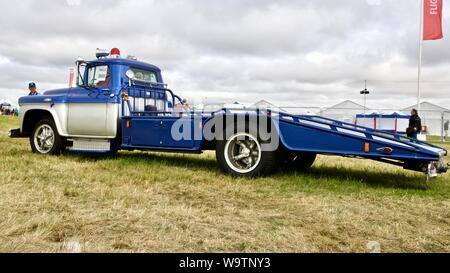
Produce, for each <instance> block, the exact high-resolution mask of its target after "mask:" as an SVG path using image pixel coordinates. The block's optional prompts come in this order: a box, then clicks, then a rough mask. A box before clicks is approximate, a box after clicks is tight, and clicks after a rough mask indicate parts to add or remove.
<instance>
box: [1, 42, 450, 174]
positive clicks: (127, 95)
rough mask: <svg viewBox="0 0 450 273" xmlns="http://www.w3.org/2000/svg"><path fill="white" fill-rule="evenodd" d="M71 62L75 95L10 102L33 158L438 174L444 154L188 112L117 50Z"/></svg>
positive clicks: (356, 134) (151, 70) (288, 122)
mask: <svg viewBox="0 0 450 273" xmlns="http://www.w3.org/2000/svg"><path fill="white" fill-rule="evenodd" d="M96 57H97V58H96V59H95V60H92V61H84V60H82V59H79V60H77V62H76V67H77V69H76V74H77V77H76V86H74V87H71V88H63V89H57V90H50V91H46V92H44V93H43V94H41V95H37V96H25V97H21V98H20V99H19V105H20V109H21V110H20V115H19V118H20V128H17V129H11V130H10V131H9V134H10V137H24V138H29V140H30V145H31V149H32V151H33V152H35V153H39V154H60V153H61V152H62V151H66V150H70V151H73V152H86V153H114V152H116V151H118V150H152V151H161V152H162V151H168V152H185V153H188V152H189V153H201V152H202V151H205V150H215V151H216V158H217V162H218V163H219V165H220V167H221V168H222V170H223V171H225V172H226V173H228V174H231V175H233V176H259V175H267V174H270V173H272V172H273V171H274V170H275V169H276V167H277V166H279V165H287V166H291V167H292V168H298V169H301V170H302V169H307V168H308V167H310V166H311V165H312V164H313V163H314V160H315V158H316V155H317V154H321V155H339V156H344V157H356V158H365V159H371V160H376V161H381V162H385V163H388V164H394V165H398V166H401V167H403V168H405V169H409V170H414V171H419V172H423V173H424V174H426V177H427V179H428V178H429V176H430V175H431V176H434V174H435V173H441V172H445V171H447V169H448V166H447V165H446V164H445V163H444V157H445V156H446V155H447V151H446V150H445V149H443V148H441V147H438V146H435V145H433V144H430V143H427V142H423V141H419V140H416V139H411V138H407V137H405V136H404V135H400V134H394V133H387V132H381V131H377V130H373V129H370V128H366V127H362V126H357V125H355V124H350V123H345V122H341V121H338V120H333V119H328V118H324V117H320V116H312V115H294V114H290V113H287V112H281V111H277V110H274V109H267V108H266V109H261V108H245V109H233V108H222V109H218V110H217V111H214V112H203V111H192V110H191V109H189V108H188V107H187V106H186V105H185V104H184V103H183V101H182V100H181V98H180V97H179V96H177V95H176V94H175V93H174V92H173V91H172V90H170V89H169V88H167V85H166V84H165V83H164V81H163V78H162V74H161V70H160V69H159V68H158V67H156V66H154V65H151V64H148V63H145V62H141V61H138V60H137V59H136V58H134V57H126V58H122V57H121V56H120V51H119V50H118V49H117V48H114V49H112V50H111V51H101V50H98V51H97V54H96Z"/></svg>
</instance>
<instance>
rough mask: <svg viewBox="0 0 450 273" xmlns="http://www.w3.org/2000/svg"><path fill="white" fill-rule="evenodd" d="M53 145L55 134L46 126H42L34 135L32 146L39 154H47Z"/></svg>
mask: <svg viewBox="0 0 450 273" xmlns="http://www.w3.org/2000/svg"><path fill="white" fill-rule="evenodd" d="M54 144H55V132H54V131H53V129H52V127H51V126H50V125H48V124H42V125H41V126H39V127H38V128H37V129H36V131H35V133H34V146H35V147H36V150H37V151H38V152H39V153H41V154H47V153H49V152H50V151H51V149H52V148H53V145H54Z"/></svg>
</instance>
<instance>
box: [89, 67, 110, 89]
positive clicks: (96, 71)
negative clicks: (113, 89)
mask: <svg viewBox="0 0 450 273" xmlns="http://www.w3.org/2000/svg"><path fill="white" fill-rule="evenodd" d="M110 78H111V77H110V72H109V68H108V66H107V65H96V66H91V67H89V68H88V73H87V79H88V81H87V84H88V86H90V87H98V86H109V82H110Z"/></svg>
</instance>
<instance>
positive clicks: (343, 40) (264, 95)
mask: <svg viewBox="0 0 450 273" xmlns="http://www.w3.org/2000/svg"><path fill="white" fill-rule="evenodd" d="M419 3H420V0H340V1H335V0H327V1H325V0H314V1H312V0H307V1H306V0H297V1H294V0H292V1H266V0H235V1H219V0H204V1H202V0H197V1H186V0H182V1H181V0H180V1H177V0H171V1H163V0H158V1H156V0H155V1H143V0H126V1H125V0H124V1H119V0H117V1H113V0H100V1H87V0H58V1H57V0H54V1H51V0H44V1H43V0H39V1H37V0H36V1H27V0H21V1H1V2H0V10H1V11H2V16H1V17H0V29H1V30H0V34H1V35H0V98H9V99H12V100H17V97H19V96H21V95H24V94H26V89H27V84H28V82H29V81H35V82H36V83H37V84H38V88H39V90H40V91H41V92H42V91H45V90H48V89H52V88H59V87H66V86H67V82H68V77H69V67H73V64H74V61H75V60H76V59H77V57H78V56H81V57H83V58H84V59H86V60H89V59H93V58H94V57H95V56H94V55H95V49H96V48H97V47H99V48H112V47H118V48H120V49H121V51H122V53H123V55H127V54H132V55H135V56H137V57H138V59H140V60H143V61H146V62H150V63H153V64H155V65H157V66H159V67H160V68H161V69H162V70H163V77H164V79H165V81H166V83H168V84H169V86H170V87H171V89H173V90H175V91H176V92H178V93H179V94H180V95H181V96H182V97H186V98H188V99H190V100H191V101H194V102H197V103H198V102H201V100H202V99H204V98H205V97H207V98H208V99H209V100H217V101H228V102H233V101H240V102H244V103H249V102H256V101H257V100H259V99H266V100H268V101H271V102H274V103H276V104H277V105H280V106H296V105H300V106H320V107H325V106H331V105H333V104H335V103H338V102H340V101H343V100H345V99H351V100H354V101H356V102H359V103H362V101H363V100H362V97H361V95H359V91H360V90H361V89H363V87H364V80H365V79H367V80H368V89H369V90H370V91H371V92H372V93H371V94H370V95H369V97H368V105H369V106H371V107H374V108H378V109H379V108H403V107H406V106H409V105H412V104H414V103H415V102H416V83H415V81H416V79H417V59H418V36H419ZM447 4H448V3H444V19H443V20H444V36H448V34H447V32H446V31H447V30H448V27H447V25H448V22H449V17H450V10H449V7H448V5H447ZM423 62H424V63H423V81H424V82H423V89H422V93H423V100H426V101H430V102H432V103H436V104H439V105H442V106H444V107H447V108H450V88H449V87H450V42H449V39H448V38H446V37H444V39H442V40H438V41H425V42H424V53H423Z"/></svg>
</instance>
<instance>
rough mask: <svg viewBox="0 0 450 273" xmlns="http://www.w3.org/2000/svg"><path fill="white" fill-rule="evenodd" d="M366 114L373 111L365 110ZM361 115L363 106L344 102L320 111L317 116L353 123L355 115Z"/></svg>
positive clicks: (347, 101)
mask: <svg viewBox="0 0 450 273" xmlns="http://www.w3.org/2000/svg"><path fill="white" fill-rule="evenodd" d="M366 112H367V113H369V112H373V111H372V110H369V109H367V108H366ZM361 113H364V106H362V105H361V104H358V103H356V102H353V101H351V100H346V101H343V102H341V103H338V104H336V105H333V106H331V107H328V108H326V109H324V110H322V111H320V112H319V115H321V116H324V117H327V118H331V119H337V120H340V121H345V122H348V123H355V119H356V115H357V114H361Z"/></svg>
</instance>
